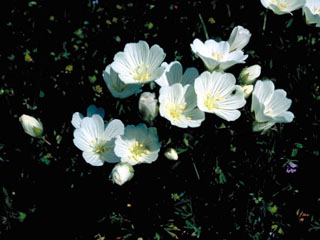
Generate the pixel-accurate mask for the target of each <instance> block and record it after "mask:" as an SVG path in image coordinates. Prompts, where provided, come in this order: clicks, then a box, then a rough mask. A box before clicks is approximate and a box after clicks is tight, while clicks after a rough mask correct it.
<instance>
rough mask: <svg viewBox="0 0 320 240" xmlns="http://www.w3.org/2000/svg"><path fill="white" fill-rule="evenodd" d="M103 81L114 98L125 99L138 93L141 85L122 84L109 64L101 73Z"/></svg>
mask: <svg viewBox="0 0 320 240" xmlns="http://www.w3.org/2000/svg"><path fill="white" fill-rule="evenodd" d="M102 76H103V79H104V82H105V83H106V85H107V87H108V89H109V91H110V93H111V94H112V96H113V97H115V98H127V97H129V96H131V95H133V94H136V93H140V92H141V89H140V88H141V87H142V85H140V84H125V83H123V82H122V81H121V80H120V78H119V76H118V73H116V72H115V71H114V70H113V69H112V68H111V64H109V65H108V66H107V67H106V69H105V70H104V71H103V74H102Z"/></svg>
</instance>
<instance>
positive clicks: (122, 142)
mask: <svg viewBox="0 0 320 240" xmlns="http://www.w3.org/2000/svg"><path fill="white" fill-rule="evenodd" d="M160 147H161V144H160V142H159V140H158V134H157V130H156V129H155V128H153V127H150V128H147V127H146V125H145V124H143V123H140V124H138V125H137V126H134V125H128V126H126V128H125V130H124V135H122V136H118V137H117V139H116V142H115V148H114V152H115V154H116V155H117V156H118V157H119V158H121V162H127V163H129V164H131V165H136V164H141V163H152V162H154V161H156V160H157V158H158V153H159V151H160Z"/></svg>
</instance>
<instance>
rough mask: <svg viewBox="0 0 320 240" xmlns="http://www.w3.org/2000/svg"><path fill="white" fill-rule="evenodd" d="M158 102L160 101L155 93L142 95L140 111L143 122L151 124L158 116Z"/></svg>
mask: <svg viewBox="0 0 320 240" xmlns="http://www.w3.org/2000/svg"><path fill="white" fill-rule="evenodd" d="M157 102H158V100H157V99H156V95H155V94H154V93H150V92H144V93H141V95H140V98H139V111H140V114H141V116H142V118H143V120H145V121H147V122H151V121H153V119H154V118H155V117H156V116H157V115H158V105H157Z"/></svg>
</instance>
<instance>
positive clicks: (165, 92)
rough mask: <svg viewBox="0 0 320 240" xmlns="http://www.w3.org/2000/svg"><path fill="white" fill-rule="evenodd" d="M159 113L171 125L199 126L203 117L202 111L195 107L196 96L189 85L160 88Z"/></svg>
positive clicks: (177, 84) (179, 84)
mask: <svg viewBox="0 0 320 240" xmlns="http://www.w3.org/2000/svg"><path fill="white" fill-rule="evenodd" d="M159 102H160V109H159V110H160V115H161V116H162V117H164V118H166V119H168V120H169V121H170V122H171V124H172V125H175V126H178V127H181V128H187V127H199V126H200V125H201V122H202V121H203V120H204V119H205V116H204V113H203V112H202V111H200V110H199V109H198V108H197V97H196V94H195V92H194V88H193V86H191V85H186V86H182V84H181V83H175V84H173V85H172V86H163V87H161V88H160V96H159Z"/></svg>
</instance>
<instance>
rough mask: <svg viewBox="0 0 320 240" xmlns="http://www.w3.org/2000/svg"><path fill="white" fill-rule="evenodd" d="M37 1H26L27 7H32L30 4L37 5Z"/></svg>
mask: <svg viewBox="0 0 320 240" xmlns="http://www.w3.org/2000/svg"><path fill="white" fill-rule="evenodd" d="M37 4H38V3H37V2H36V1H31V2H28V6H29V7H32V6H35V5H37Z"/></svg>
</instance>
